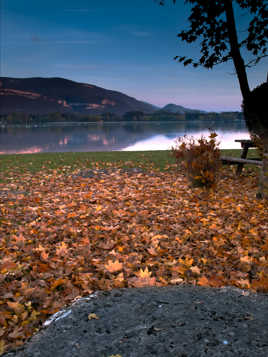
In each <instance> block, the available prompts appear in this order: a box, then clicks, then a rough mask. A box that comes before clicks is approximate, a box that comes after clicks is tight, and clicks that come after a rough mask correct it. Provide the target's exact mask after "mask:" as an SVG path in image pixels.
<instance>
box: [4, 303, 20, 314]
mask: <svg viewBox="0 0 268 357" xmlns="http://www.w3.org/2000/svg"><path fill="white" fill-rule="evenodd" d="M7 305H8V307H9V308H10V309H12V310H14V312H15V313H16V314H20V313H22V312H23V311H24V306H23V305H22V304H20V303H19V302H12V301H8V302H7Z"/></svg>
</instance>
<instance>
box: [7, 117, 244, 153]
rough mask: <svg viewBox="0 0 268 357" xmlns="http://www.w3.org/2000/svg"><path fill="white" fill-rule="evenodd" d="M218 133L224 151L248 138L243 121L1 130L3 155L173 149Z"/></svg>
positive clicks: (237, 145) (235, 146) (114, 124)
mask: <svg viewBox="0 0 268 357" xmlns="http://www.w3.org/2000/svg"><path fill="white" fill-rule="evenodd" d="M209 129H212V130H215V131H216V132H217V134H218V135H219V136H218V140H219V141H220V148H222V149H233V148H240V144H239V143H235V141H234V140H235V139H248V138H249V134H248V130H247V128H246V126H245V123H244V122H243V121H233V122H226V121H225V122H222V121H218V122H210V121H187V122H186V121H183V122H178V123H174V122H154V123H147V122H131V123H129V122H118V123H109V124H108V123H104V124H95V123H94V124H88V125H73V124H72V125H70V126H68V125H64V126H55V125H54V126H47V127H2V128H0V154H25V153H41V152H88V151H91V152H92V151H116V150H118V151H122V150H124V151H134V150H135V151H139V150H144V151H146V150H169V149H170V148H171V147H172V146H174V145H175V139H176V138H178V137H180V136H183V135H185V134H187V135H189V136H193V137H195V138H200V136H201V135H204V136H206V137H207V136H208V135H209Z"/></svg>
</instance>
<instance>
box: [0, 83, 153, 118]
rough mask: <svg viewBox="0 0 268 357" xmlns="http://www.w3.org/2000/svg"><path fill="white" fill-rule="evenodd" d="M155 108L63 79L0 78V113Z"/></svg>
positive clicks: (145, 111) (148, 109)
mask: <svg viewBox="0 0 268 357" xmlns="http://www.w3.org/2000/svg"><path fill="white" fill-rule="evenodd" d="M157 109H158V108H157V107H155V106H154V105H151V104H149V103H145V102H142V101H139V100H137V99H135V98H132V97H129V96H128V95H126V94H123V93H120V92H117V91H113V90H108V89H104V88H101V87H97V86H95V85H92V84H86V83H78V82H74V81H71V80H68V79H64V78H38V77H36V78H8V77H0V114H9V113H18V112H19V113H27V114H47V113H53V112H54V113H55V112H60V113H77V114H102V113H107V112H110V113H114V114H116V115H123V114H124V113H126V112H129V111H141V112H144V113H153V112H155V111H156V110H157Z"/></svg>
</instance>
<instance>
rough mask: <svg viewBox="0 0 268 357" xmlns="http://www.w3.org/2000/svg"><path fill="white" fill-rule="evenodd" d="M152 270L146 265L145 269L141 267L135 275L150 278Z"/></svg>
mask: <svg viewBox="0 0 268 357" xmlns="http://www.w3.org/2000/svg"><path fill="white" fill-rule="evenodd" d="M151 274H152V273H151V272H150V271H149V270H148V268H147V267H146V268H145V269H144V270H142V269H140V270H139V271H138V272H137V273H135V275H136V276H137V277H139V278H149V277H150V276H151Z"/></svg>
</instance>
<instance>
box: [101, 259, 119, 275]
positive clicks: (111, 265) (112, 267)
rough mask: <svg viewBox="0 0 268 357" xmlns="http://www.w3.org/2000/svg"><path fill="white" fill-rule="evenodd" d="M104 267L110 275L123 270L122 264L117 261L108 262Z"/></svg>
mask: <svg viewBox="0 0 268 357" xmlns="http://www.w3.org/2000/svg"><path fill="white" fill-rule="evenodd" d="M104 267H105V268H106V269H107V270H108V271H109V272H110V273H116V272H117V271H120V270H122V269H123V264H122V263H120V262H119V260H116V261H114V262H113V261H112V260H109V261H108V263H107V264H106V265H104Z"/></svg>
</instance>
